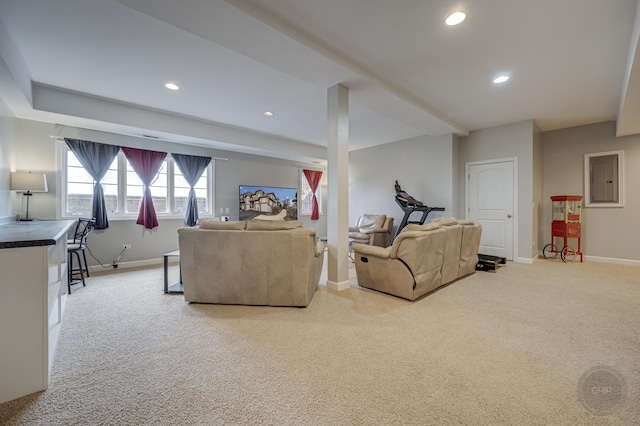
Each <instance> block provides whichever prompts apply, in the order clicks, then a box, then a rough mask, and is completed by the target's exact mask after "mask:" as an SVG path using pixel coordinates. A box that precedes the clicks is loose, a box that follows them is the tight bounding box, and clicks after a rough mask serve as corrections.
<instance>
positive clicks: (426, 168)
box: [349, 135, 459, 227]
mask: <svg viewBox="0 0 640 426" xmlns="http://www.w3.org/2000/svg"><path fill="white" fill-rule="evenodd" d="M458 144H459V141H458V139H457V137H455V136H453V135H444V136H438V137H430V136H421V137H416V138H411V139H407V140H404V141H399V142H394V143H390V144H385V145H379V146H375V147H371V148H365V149H360V150H356V151H351V152H350V153H349V224H350V225H351V224H354V223H355V221H356V219H357V218H358V216H360V215H362V214H364V213H371V214H386V215H387V216H393V218H394V226H395V227H397V226H398V225H399V224H400V221H401V220H402V218H403V216H404V212H403V211H402V209H401V208H400V206H398V204H396V202H395V189H394V184H395V180H396V179H397V180H398V181H399V183H400V185H401V186H402V189H403V190H405V191H406V192H407V193H408V194H409V195H411V196H413V197H414V198H416V199H418V200H420V201H422V202H423V203H425V204H426V205H428V206H432V207H444V208H445V211H444V212H432V213H430V214H429V216H428V218H427V220H426V222H431V221H432V220H433V219H436V218H438V217H448V216H455V211H457V210H458V200H457V199H456V197H454V194H456V191H457V189H458V188H457V186H458V183H457V182H458V180H459V176H458V175H459V173H458V170H457V169H458V161H457V155H458Z"/></svg>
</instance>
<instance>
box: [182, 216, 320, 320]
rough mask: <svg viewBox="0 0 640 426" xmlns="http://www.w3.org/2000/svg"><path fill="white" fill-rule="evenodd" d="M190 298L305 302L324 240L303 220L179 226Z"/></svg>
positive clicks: (229, 301) (316, 275)
mask: <svg viewBox="0 0 640 426" xmlns="http://www.w3.org/2000/svg"><path fill="white" fill-rule="evenodd" d="M178 242H179V246H180V262H181V268H182V284H183V286H184V298H185V300H186V301H187V302H198V303H220V304H239V305H270V306H298V307H305V306H307V305H308V304H309V302H311V299H312V298H313V295H314V293H315V291H316V289H317V287H318V282H319V280H320V274H321V272H322V263H323V259H324V243H321V242H317V241H316V233H315V230H314V229H313V228H303V227H302V223H301V222H299V221H260V220H250V221H246V222H218V221H201V223H200V226H199V227H196V228H180V229H178Z"/></svg>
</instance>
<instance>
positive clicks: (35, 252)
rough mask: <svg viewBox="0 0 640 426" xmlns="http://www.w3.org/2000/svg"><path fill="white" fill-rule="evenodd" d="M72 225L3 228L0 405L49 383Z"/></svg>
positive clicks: (0, 250)
mask: <svg viewBox="0 0 640 426" xmlns="http://www.w3.org/2000/svg"><path fill="white" fill-rule="evenodd" d="M72 224H73V222H72V221H38V222H31V223H28V224H26V223H24V224H23V223H20V224H6V225H1V226H0V342H1V344H0V403H2V402H6V401H10V400H12V399H15V398H18V397H21V396H24V395H28V394H30V393H33V392H37V391H40V390H44V389H46V388H47V387H48V385H49V375H50V374H51V367H52V365H53V358H54V354H55V349H56V345H57V342H58V335H59V333H60V327H61V324H62V314H63V312H64V303H65V300H66V296H67V295H66V293H67V236H66V233H67V230H68V229H69V227H70V226H71V225H72ZM21 235H22V236H21ZM30 244H31V245H30ZM34 244H37V245H34Z"/></svg>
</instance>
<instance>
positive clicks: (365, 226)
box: [356, 214, 387, 232]
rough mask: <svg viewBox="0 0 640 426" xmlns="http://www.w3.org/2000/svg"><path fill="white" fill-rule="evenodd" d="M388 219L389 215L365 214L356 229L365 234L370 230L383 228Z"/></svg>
mask: <svg viewBox="0 0 640 426" xmlns="http://www.w3.org/2000/svg"><path fill="white" fill-rule="evenodd" d="M386 219H387V215H384V214H363V215H362V216H360V217H359V218H358V221H357V222H356V228H359V229H360V232H364V231H367V230H369V229H375V228H382V227H383V226H384V221H385V220H386Z"/></svg>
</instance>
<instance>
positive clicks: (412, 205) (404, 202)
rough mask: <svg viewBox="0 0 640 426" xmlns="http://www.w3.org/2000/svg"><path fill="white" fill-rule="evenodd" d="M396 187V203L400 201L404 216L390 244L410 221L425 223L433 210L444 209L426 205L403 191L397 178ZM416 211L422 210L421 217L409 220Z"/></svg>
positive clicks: (439, 210)
mask: <svg viewBox="0 0 640 426" xmlns="http://www.w3.org/2000/svg"><path fill="white" fill-rule="evenodd" d="M395 189H396V203H398V205H399V206H400V208H401V209H402V211H403V212H404V217H403V218H402V221H401V222H400V225H399V226H398V229H396V233H395V234H394V235H393V238H392V239H391V241H390V242H389V244H390V245H391V244H392V243H393V240H395V239H396V237H397V236H398V234H399V233H400V231H402V229H403V228H404V227H405V226H407V224H408V223H415V224H418V225H423V224H424V221H425V220H427V216H428V215H429V213H431V212H432V211H437V212H443V211H444V207H429V206H425V205H424V204H423V203H422V201H418V200H416V199H415V198H413V197H412V196H411V195H409V194H407V193H406V192H405V191H403V190H402V188H401V187H400V184H399V183H398V181H397V180H396V184H395ZM415 212H421V215H420V219H418V220H409V218H410V216H411V215H412V214H413V213H415Z"/></svg>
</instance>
